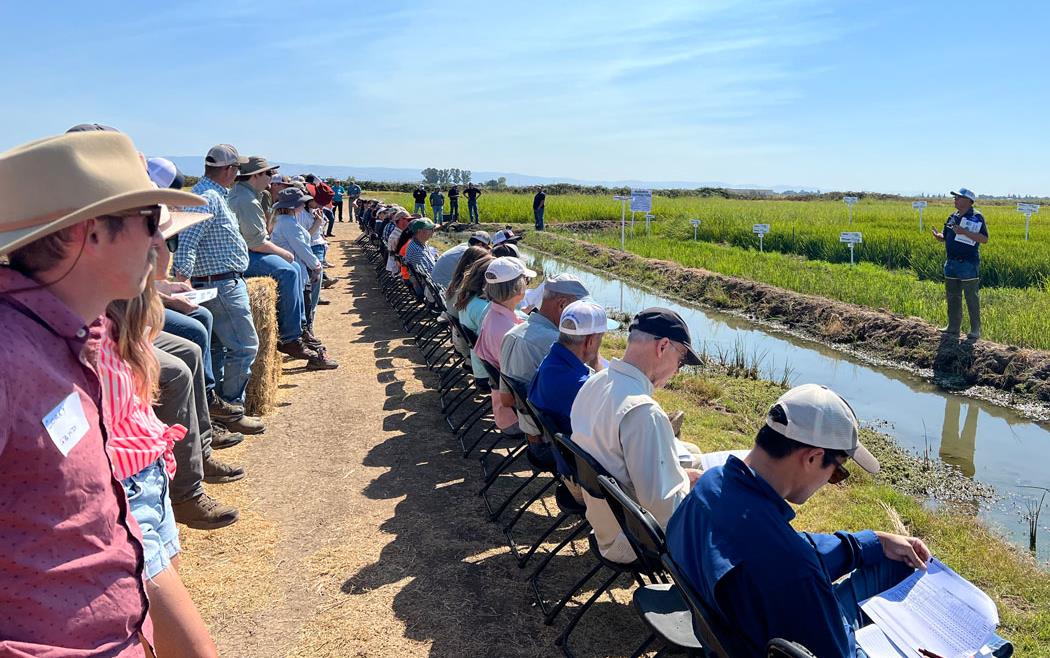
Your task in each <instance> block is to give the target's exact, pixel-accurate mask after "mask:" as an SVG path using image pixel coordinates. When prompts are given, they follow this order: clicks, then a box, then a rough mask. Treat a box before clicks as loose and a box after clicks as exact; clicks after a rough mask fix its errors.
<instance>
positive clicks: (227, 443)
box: [211, 414, 244, 450]
mask: <svg viewBox="0 0 1050 658" xmlns="http://www.w3.org/2000/svg"><path fill="white" fill-rule="evenodd" d="M241 415H242V416H243V415H244V414H241ZM211 430H212V433H211V447H212V450H225V449H226V448H232V447H233V446H235V445H237V444H238V443H240V442H241V441H243V440H244V435H243V434H241V433H240V432H231V431H229V430H227V429H226V428H225V427H223V426H222V425H218V424H216V425H212V428H211Z"/></svg>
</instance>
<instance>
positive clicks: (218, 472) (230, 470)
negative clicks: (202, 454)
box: [204, 455, 244, 484]
mask: <svg viewBox="0 0 1050 658" xmlns="http://www.w3.org/2000/svg"><path fill="white" fill-rule="evenodd" d="M243 477H244V469H243V468H241V467H240V466H231V465H230V464H226V463H223V462H221V461H219V460H218V459H216V458H215V457H214V455H213V456H211V457H208V458H207V459H205V460H204V481H205V482H207V483H208V484H226V483H227V482H236V481H237V480H240V479H241V478H243Z"/></svg>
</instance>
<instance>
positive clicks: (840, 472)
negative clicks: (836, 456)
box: [828, 464, 849, 484]
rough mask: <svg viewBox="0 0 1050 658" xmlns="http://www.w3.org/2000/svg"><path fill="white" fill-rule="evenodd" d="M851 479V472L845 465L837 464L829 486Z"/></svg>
mask: <svg viewBox="0 0 1050 658" xmlns="http://www.w3.org/2000/svg"><path fill="white" fill-rule="evenodd" d="M848 477H849V471H848V470H846V465H845V464H835V470H834V471H832V472H831V477H830V478H828V484H838V483H839V482H842V481H844V480H845V479H846V478H848Z"/></svg>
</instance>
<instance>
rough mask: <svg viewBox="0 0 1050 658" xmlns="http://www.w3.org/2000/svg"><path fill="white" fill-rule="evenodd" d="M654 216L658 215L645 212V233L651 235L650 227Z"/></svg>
mask: <svg viewBox="0 0 1050 658" xmlns="http://www.w3.org/2000/svg"><path fill="white" fill-rule="evenodd" d="M653 217H656V215H654V214H653V213H651V212H647V213H645V234H646V235H649V228H650V227H649V223H650V222H651V221H652V219H653Z"/></svg>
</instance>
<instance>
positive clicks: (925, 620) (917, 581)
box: [861, 558, 999, 658]
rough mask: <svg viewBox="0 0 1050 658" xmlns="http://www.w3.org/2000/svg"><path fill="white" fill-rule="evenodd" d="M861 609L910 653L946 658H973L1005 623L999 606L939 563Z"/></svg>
mask: <svg viewBox="0 0 1050 658" xmlns="http://www.w3.org/2000/svg"><path fill="white" fill-rule="evenodd" d="M861 609H863V610H864V612H865V613H866V614H867V615H868V616H869V617H870V618H871V619H872V621H874V622H875V623H876V624H877V625H878V626H879V628H881V629H882V631H883V632H884V633H885V634H886V636H887V637H888V638H889V639H890V641H892V642H893V644H894V645H896V647H897V648H898V649H900V650H901V651H903V652H904V653H906V654H909V655H910V654H914V653H915V652H916V650H917V649H919V648H923V649H927V650H929V651H931V652H933V653H935V654H937V655H938V656H944V658H968V657H969V656H972V655H973V654H975V653H977V652H978V651H979V650H980V649H981V647H982V646H984V644H985V643H986V642H987V641H988V640H989V638H990V637H991V636H992V634H993V632H994V631H995V627H996V626H997V625H998V624H999V613H998V611H997V610H996V609H995V603H994V602H993V601H992V600H991V599H990V598H989V597H988V595H987V594H985V593H984V592H982V591H981V590H979V589H978V588H977V587H975V586H974V585H973V584H972V583H970V582H969V581H967V580H966V579H965V578H963V577H962V576H960V575H959V574H957V573H955V572H954V571H952V570H951V569H949V568H948V567H947V566H945V565H944V564H943V563H942V562H940V561H939V560H937V559H936V558H934V559H932V560H930V563H929V565H928V570H927V571H925V572H923V571H916V572H915V573H913V574H912V575H911V576H909V577H907V578H905V579H904V580H902V581H901V582H900V583H899V584H898V585H897V586H896V587H893V588H891V589H888V590H886V591H885V592H883V593H882V594H879V595H878V596H873V597H872V598H870V599H868V600H867V601H865V602H863V603H862V604H861Z"/></svg>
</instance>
